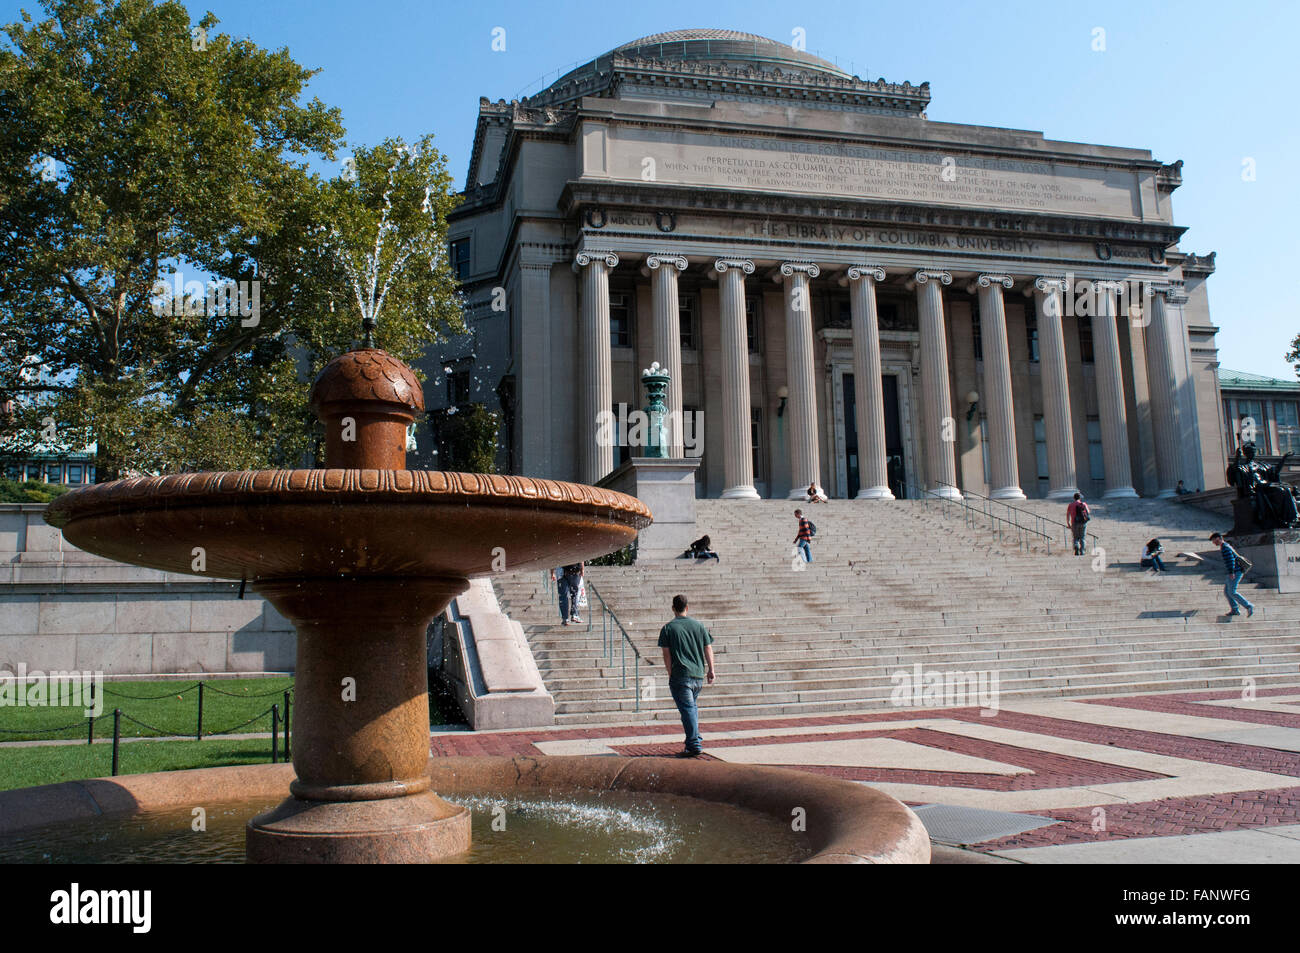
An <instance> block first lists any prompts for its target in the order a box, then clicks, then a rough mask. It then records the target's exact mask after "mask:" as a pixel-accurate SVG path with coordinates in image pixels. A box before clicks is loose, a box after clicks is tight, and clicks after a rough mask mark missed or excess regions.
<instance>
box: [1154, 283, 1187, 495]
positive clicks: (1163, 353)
mask: <svg viewBox="0 0 1300 953" xmlns="http://www.w3.org/2000/svg"><path fill="white" fill-rule="evenodd" d="M1168 291H1169V287H1168V286H1167V285H1161V286H1158V285H1152V284H1148V285H1147V286H1146V294H1147V296H1148V297H1150V298H1151V322H1150V324H1148V325H1147V328H1146V345H1147V374H1148V385H1147V386H1148V390H1149V392H1150V398H1151V429H1152V430H1153V431H1154V437H1155V445H1156V479H1157V484H1158V490H1159V492H1158V494H1157V495H1158V496H1159V497H1161V498H1162V499H1163V498H1169V497H1173V496H1174V495H1175V494H1174V487H1175V485H1176V484H1177V483H1178V471H1179V470H1180V469H1181V461H1182V453H1181V448H1180V447H1179V445H1178V403H1177V400H1178V376H1177V374H1176V372H1175V365H1174V352H1173V344H1174V342H1173V335H1172V334H1170V327H1169V316H1168V313H1167V312H1166V310H1165V294H1166V293H1167V292H1168ZM1179 343H1180V345H1181V342H1179ZM1178 359H1179V360H1181V359H1182V350H1181V347H1180V349H1179V353H1178Z"/></svg>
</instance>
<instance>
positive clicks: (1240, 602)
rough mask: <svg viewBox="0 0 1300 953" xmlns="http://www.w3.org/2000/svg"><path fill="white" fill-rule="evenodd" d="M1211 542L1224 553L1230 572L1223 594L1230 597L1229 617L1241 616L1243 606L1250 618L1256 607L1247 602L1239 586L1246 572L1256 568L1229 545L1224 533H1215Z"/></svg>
mask: <svg viewBox="0 0 1300 953" xmlns="http://www.w3.org/2000/svg"><path fill="white" fill-rule="evenodd" d="M1210 542H1212V543H1213V544H1214V545H1215V546H1218V547H1219V550H1220V552H1222V553H1223V568H1224V569H1226V570H1227V571H1228V581H1227V582H1226V583H1224V586H1223V594H1224V595H1225V596H1227V597H1228V609H1229V610H1230V611H1229V612H1228V615H1241V609H1239V608H1237V607H1238V606H1242V607H1244V608H1245V610H1246V617H1247V618H1249V617H1250V616H1253V615H1254V614H1255V607H1254V606H1253V605H1251V604H1250V603H1249V602H1247V601H1246V597H1245V596H1243V595H1242V594H1241V593H1239V592H1238V591H1237V584H1238V583H1240V582H1241V577H1242V576H1244V575H1245V574H1246V570H1248V569H1252V568H1254V567H1253V566H1252V565H1251V563H1250V560H1248V559H1247V558H1246V557H1245V556H1243V555H1241V553H1239V552H1237V551H1236V550H1235V549H1233V548H1232V546H1231V545H1229V543H1228V541H1227V540H1226V539H1224V538H1223V534H1222V533H1215V534H1214V535H1213V536H1211V537H1210Z"/></svg>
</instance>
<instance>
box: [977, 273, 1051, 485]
mask: <svg viewBox="0 0 1300 953" xmlns="http://www.w3.org/2000/svg"><path fill="white" fill-rule="evenodd" d="M977 280H978V282H979V289H980V290H979V296H980V341H981V343H982V344H983V349H984V406H985V408H986V413H987V417H988V422H989V467H990V469H992V471H993V473H992V477H993V479H992V484H993V485H992V486H991V487H990V489H989V497H990V498H991V499H994V500H1023V499H1024V498H1025V494H1024V491H1023V490H1021V489H1020V468H1019V464H1018V461H1017V459H1016V420H1015V410H1014V409H1013V407H1012V402H1011V354H1010V353H1009V352H1008V350H1007V315H1006V310H1005V308H1004V306H1003V303H1002V289H1003V288H1010V287H1011V286H1012V285H1013V284H1015V282H1014V281H1012V279H1011V276H1010V275H980V276H979V278H978V279H977ZM1040 356H1041V354H1040Z"/></svg>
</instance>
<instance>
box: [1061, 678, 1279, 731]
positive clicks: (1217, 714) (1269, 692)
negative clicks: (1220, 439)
mask: <svg viewBox="0 0 1300 953" xmlns="http://www.w3.org/2000/svg"><path fill="white" fill-rule="evenodd" d="M1295 694H1300V693H1298V692H1297V691H1296V689H1294V688H1261V689H1259V690H1257V691H1256V692H1255V695H1256V697H1257V698H1268V697H1270V696H1276V695H1295ZM1239 698H1241V692H1239V691H1235V692H1234V691H1216V692H1187V693H1179V694H1177V695H1132V696H1128V697H1125V698H1089V699H1086V701H1088V702H1090V703H1092V704H1094V705H1110V706H1112V707H1114V708H1137V709H1140V710H1141V711H1159V712H1165V713H1168V714H1172V715H1199V716H1200V717H1202V718H1222V719H1224V720H1226V721H1244V722H1249V723H1250V724H1253V725H1274V726H1276V727H1279V728H1300V712H1296V713H1295V714H1292V713H1290V712H1283V711H1256V710H1255V709H1253V708H1229V707H1227V706H1224V705H1198V704H1196V703H1197V702H1206V701H1227V700H1229V699H1239Z"/></svg>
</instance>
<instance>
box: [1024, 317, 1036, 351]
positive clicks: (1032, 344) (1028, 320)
mask: <svg viewBox="0 0 1300 953" xmlns="http://www.w3.org/2000/svg"><path fill="white" fill-rule="evenodd" d="M1025 344H1026V345H1027V346H1028V348H1029V360H1030V361H1031V362H1033V361H1036V360H1038V315H1036V314H1031V313H1030V312H1029V309H1028V308H1026V309H1025Z"/></svg>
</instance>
